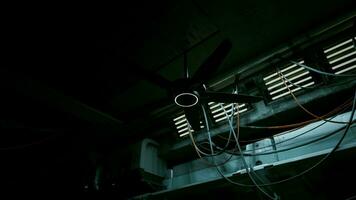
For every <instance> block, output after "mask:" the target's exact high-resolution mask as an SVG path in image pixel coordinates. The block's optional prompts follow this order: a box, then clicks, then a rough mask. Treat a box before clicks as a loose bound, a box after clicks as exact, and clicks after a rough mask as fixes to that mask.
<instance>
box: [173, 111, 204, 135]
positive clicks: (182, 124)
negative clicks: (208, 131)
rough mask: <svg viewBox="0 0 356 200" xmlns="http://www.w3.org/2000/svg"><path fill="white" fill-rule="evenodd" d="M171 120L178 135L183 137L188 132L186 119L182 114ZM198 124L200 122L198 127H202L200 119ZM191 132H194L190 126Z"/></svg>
mask: <svg viewBox="0 0 356 200" xmlns="http://www.w3.org/2000/svg"><path fill="white" fill-rule="evenodd" d="M173 122H174V124H175V126H176V129H177V132H178V134H179V137H184V136H187V135H188V134H189V129H188V121H187V118H186V117H185V115H184V114H183V115H180V116H178V117H176V118H174V119H173ZM200 124H201V125H200V128H204V125H203V122H202V121H200ZM191 132H194V130H193V129H192V128H191Z"/></svg>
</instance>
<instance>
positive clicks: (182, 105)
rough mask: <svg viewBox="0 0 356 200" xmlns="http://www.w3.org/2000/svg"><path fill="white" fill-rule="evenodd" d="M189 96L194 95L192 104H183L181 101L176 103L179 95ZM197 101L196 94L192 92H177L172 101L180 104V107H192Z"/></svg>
mask: <svg viewBox="0 0 356 200" xmlns="http://www.w3.org/2000/svg"><path fill="white" fill-rule="evenodd" d="M185 95H187V96H191V97H194V98H195V100H194V102H193V103H192V104H188V105H184V104H181V103H178V101H177V99H178V98H179V97H181V96H185ZM198 101H199V98H198V96H197V95H195V94H193V93H181V94H178V95H177V96H176V97H175V98H174V102H175V103H176V104H177V105H178V106H181V107H186V108H187V107H192V106H195V105H196V104H197V103H198Z"/></svg>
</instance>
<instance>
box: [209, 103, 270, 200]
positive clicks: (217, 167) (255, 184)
mask: <svg viewBox="0 0 356 200" xmlns="http://www.w3.org/2000/svg"><path fill="white" fill-rule="evenodd" d="M202 109H203V114H204V119H205V124H206V129H207V133H208V139H209V143H210V149H211V152H212V153H214V149H213V146H212V140H211V135H210V130H209V124H208V120H207V116H206V112H205V109H204V107H203V106H202ZM223 109H224V108H223ZM224 111H225V109H224ZM225 113H226V111H225ZM227 119H228V122H229V124H230V125H231V122H230V120H229V118H227ZM232 132H233V135H234V137H235V140H236V142H237V144H238V138H237V137H236V134H235V131H234V130H233V129H232ZM212 159H213V162H214V163H216V161H215V159H214V157H212ZM243 161H244V164H245V166H246V172H247V173H248V174H249V175H250V173H249V170H248V167H247V163H246V160H243ZM215 167H216V169H217V171H218V172H219V174H220V175H221V176H222V177H224V178H225V179H226V180H227V181H228V182H230V183H232V184H235V185H239V186H244V184H240V183H235V182H234V181H231V180H230V179H228V178H227V177H225V175H224V174H223V173H222V172H221V171H220V169H219V166H217V165H215ZM249 177H250V179H251V181H252V182H253V183H254V186H255V187H257V188H258V189H259V190H260V191H261V192H262V193H264V194H265V195H266V196H267V197H269V198H270V199H275V198H274V197H272V196H270V195H269V194H268V193H266V192H265V191H264V190H263V189H262V188H260V187H259V185H258V184H257V183H256V182H255V180H254V179H253V178H252V177H251V176H249Z"/></svg>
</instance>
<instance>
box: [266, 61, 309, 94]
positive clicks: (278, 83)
mask: <svg viewBox="0 0 356 200" xmlns="http://www.w3.org/2000/svg"><path fill="white" fill-rule="evenodd" d="M299 63H300V64H303V63H304V61H303V60H302V61H299ZM280 72H281V73H282V74H283V75H284V77H285V78H286V79H288V80H289V81H290V82H288V81H286V84H287V85H288V87H289V88H290V89H291V91H292V92H295V91H298V90H301V89H302V88H301V87H297V85H298V86H302V87H308V86H312V85H314V84H315V82H314V81H313V78H312V76H311V75H310V73H309V71H308V70H307V69H305V68H303V67H300V66H298V65H296V64H290V65H287V66H285V67H283V68H281V69H280ZM263 80H264V82H265V84H266V86H267V89H268V93H269V94H270V96H271V98H272V100H276V99H279V98H282V97H284V96H286V95H288V94H289V91H288V88H287V87H286V85H285V84H284V82H283V80H282V78H281V77H280V76H279V75H278V73H277V71H275V72H274V73H272V74H269V75H268V76H266V77H264V78H263ZM291 83H293V84H294V85H293V84H291Z"/></svg>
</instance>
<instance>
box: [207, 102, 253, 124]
mask: <svg viewBox="0 0 356 200" xmlns="http://www.w3.org/2000/svg"><path fill="white" fill-rule="evenodd" d="M221 105H222V106H224V108H225V111H226V113H227V114H228V115H229V117H231V115H232V111H233V110H232V105H233V104H232V103H230V104H225V103H215V102H210V103H209V107H210V111H211V113H212V115H213V118H214V120H215V122H216V123H218V122H220V121H223V120H225V119H226V114H225V112H224V109H223V108H222V107H221ZM247 110H248V107H247V105H246V104H239V112H240V113H243V112H246V111H247ZM233 113H234V115H237V104H235V105H234V112H233Z"/></svg>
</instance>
